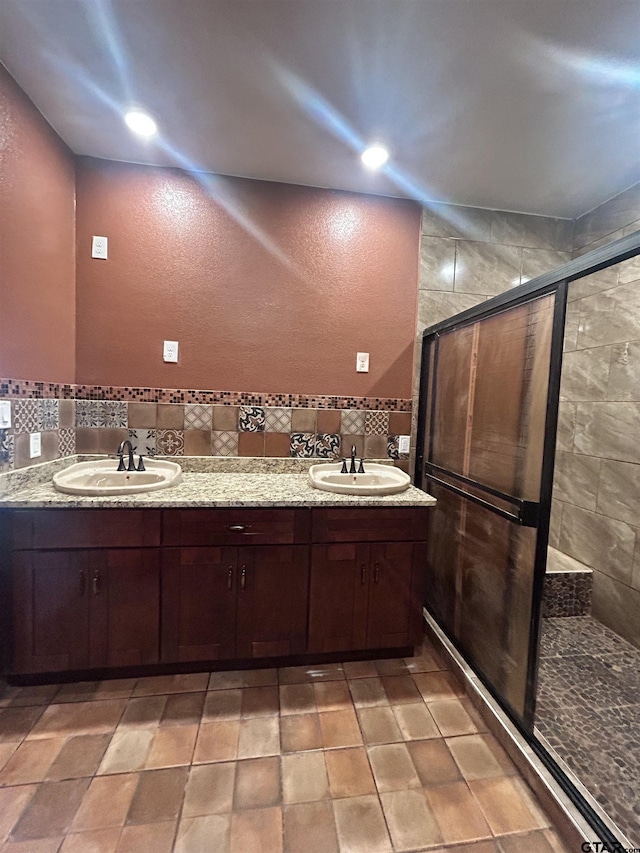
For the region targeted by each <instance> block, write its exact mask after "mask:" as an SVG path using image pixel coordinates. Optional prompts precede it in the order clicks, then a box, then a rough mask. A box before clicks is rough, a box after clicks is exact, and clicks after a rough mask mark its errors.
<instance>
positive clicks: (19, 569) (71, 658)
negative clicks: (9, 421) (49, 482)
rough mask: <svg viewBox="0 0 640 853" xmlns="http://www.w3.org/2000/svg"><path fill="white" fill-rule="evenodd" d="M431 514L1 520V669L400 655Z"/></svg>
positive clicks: (411, 639)
mask: <svg viewBox="0 0 640 853" xmlns="http://www.w3.org/2000/svg"><path fill="white" fill-rule="evenodd" d="M426 512H427V510H426V509H425V508H415V507H388V508H383V507H375V508H372V507H360V508H357V507H356V508H354V507H348V508H344V507H331V508H317V509H309V508H300V509H253V508H245V507H237V508H224V509H218V508H210V509H208V508H199V509H187V508H184V509H181V508H176V509H165V510H152V509H149V510H137V509H131V510H127V509H117V510H116V509H113V510H112V509H105V510H101V509H90V510H89V509H69V510H59V509H53V510H48V509H41V510H15V511H12V512H8V513H7V514H4V515H2V518H0V522H1V523H2V524H3V525H4V526H5V535H6V537H7V541H9V542H10V543H11V544H12V548H11V549H10V551H8V552H6V560H5V561H4V562H3V565H4V566H5V568H4V569H2V571H1V572H0V574H1V577H0V581H1V582H2V588H3V589H4V588H6V589H7V591H8V592H9V593H10V595H11V597H12V601H13V607H12V614H11V620H10V623H9V621H8V620H5V623H4V625H2V626H0V628H2V634H3V636H7V635H8V636H9V638H10V644H11V645H12V649H11V652H10V655H9V659H8V661H7V667H6V669H7V671H8V672H9V673H13V674H15V675H29V674H37V673H48V672H61V671H65V670H69V671H74V670H85V669H104V668H114V669H115V668H118V667H136V666H140V665H145V664H154V663H156V664H157V663H161V664H167V665H171V664H183V663H184V664H188V663H197V662H198V661H202V662H206V661H216V660H217V661H237V660H248V659H268V658H273V657H287V656H299V655H304V654H307V653H314V654H316V653H318V652H320V653H330V652H345V653H348V652H350V651H354V652H359V651H362V650H367V649H372V650H373V649H401V648H406V647H410V646H412V645H414V644H415V643H417V642H418V641H419V639H420V632H421V624H422V619H421V609H422V601H423V578H424V553H425V550H426V549H425V544H424V538H425V530H426ZM310 555H311V559H310ZM0 556H1V555H0ZM0 562H2V560H0ZM7 579H8V580H9V583H7ZM9 584H10V586H11V588H9ZM8 628H9V629H10V630H7V629H8Z"/></svg>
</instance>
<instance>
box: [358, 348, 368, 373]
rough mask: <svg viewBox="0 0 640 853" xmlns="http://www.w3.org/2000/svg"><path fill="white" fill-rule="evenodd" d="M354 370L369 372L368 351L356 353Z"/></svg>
mask: <svg viewBox="0 0 640 853" xmlns="http://www.w3.org/2000/svg"><path fill="white" fill-rule="evenodd" d="M356 372H357V373H368V372H369V353H368V352H358V353H356Z"/></svg>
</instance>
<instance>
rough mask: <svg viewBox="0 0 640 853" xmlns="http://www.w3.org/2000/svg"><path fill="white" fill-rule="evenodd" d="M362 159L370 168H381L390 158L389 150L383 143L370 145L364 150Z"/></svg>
mask: <svg viewBox="0 0 640 853" xmlns="http://www.w3.org/2000/svg"><path fill="white" fill-rule="evenodd" d="M361 159H362V162H363V163H364V165H365V166H366V167H367V168H368V169H379V168H380V166H383V165H384V164H385V163H386V162H387V160H388V159H389V152H388V151H387V149H386V148H383V146H382V145H370V146H369V148H366V149H365V150H364V151H363V152H362V157H361Z"/></svg>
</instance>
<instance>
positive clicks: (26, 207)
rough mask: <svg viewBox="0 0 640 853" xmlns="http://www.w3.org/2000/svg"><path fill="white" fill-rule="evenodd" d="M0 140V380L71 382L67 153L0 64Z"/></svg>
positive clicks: (71, 233) (70, 166) (71, 196)
mask: <svg viewBox="0 0 640 853" xmlns="http://www.w3.org/2000/svg"><path fill="white" fill-rule="evenodd" d="M0 137H2V152H1V154H2V176H1V180H0V376H3V377H6V378H14V379H35V380H43V381H46V382H73V381H74V378H75V226H74V200H75V187H74V160H73V155H72V153H71V151H70V150H69V149H68V148H67V147H66V146H65V145H64V143H63V142H62V141H61V140H60V138H59V137H58V136H57V134H56V133H54V131H53V130H52V129H51V127H50V126H49V125H48V124H47V122H46V121H45V120H44V118H43V117H42V115H41V114H40V113H39V112H38V111H37V109H36V108H35V107H34V105H33V104H32V103H31V101H30V100H29V99H28V98H27V96H26V95H25V94H24V92H23V91H22V89H20V88H19V86H18V85H17V84H16V82H15V81H14V80H13V78H12V77H10V76H9V74H8V73H7V71H6V70H5V69H4V67H3V66H2V65H0Z"/></svg>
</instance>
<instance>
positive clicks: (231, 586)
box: [227, 566, 233, 590]
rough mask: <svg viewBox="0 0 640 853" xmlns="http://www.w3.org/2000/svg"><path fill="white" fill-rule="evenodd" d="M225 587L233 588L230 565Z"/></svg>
mask: <svg viewBox="0 0 640 853" xmlns="http://www.w3.org/2000/svg"><path fill="white" fill-rule="evenodd" d="M227 589H228V590H232V589H233V566H231V568H230V569H229V572H228V573H227Z"/></svg>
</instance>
